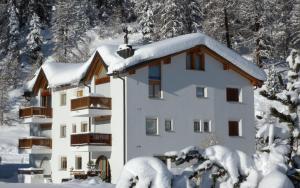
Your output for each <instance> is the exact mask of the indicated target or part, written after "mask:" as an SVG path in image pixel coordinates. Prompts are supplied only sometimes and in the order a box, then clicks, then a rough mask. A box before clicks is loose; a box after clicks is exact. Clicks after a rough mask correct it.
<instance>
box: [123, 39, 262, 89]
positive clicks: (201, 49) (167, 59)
mask: <svg viewBox="0 0 300 188" xmlns="http://www.w3.org/2000/svg"><path fill="white" fill-rule="evenodd" d="M182 53H197V54H199V55H203V54H207V55H210V56H211V57H213V58H214V59H216V60H217V62H219V63H221V64H222V65H223V70H224V71H226V70H232V71H235V72H236V73H238V74H239V75H240V76H242V77H244V78H246V79H247V80H249V81H250V83H251V84H252V85H253V86H259V87H260V86H261V85H262V84H263V81H262V80H258V79H257V78H255V77H253V76H251V75H250V74H248V73H247V72H246V71H244V70H242V69H241V68H239V67H237V66H236V65H234V64H233V63H231V62H229V61H228V60H227V59H225V58H223V57H222V56H220V55H219V54H217V53H216V52H214V51H213V50H211V49H210V48H208V47H206V46H204V45H199V46H196V47H193V48H190V49H186V50H184V51H180V52H177V53H174V54H170V55H167V56H164V57H160V58H157V59H152V60H148V61H144V62H141V63H138V64H136V65H133V66H131V67H127V68H126V69H125V70H124V72H128V73H129V74H134V73H135V70H137V69H140V68H142V67H145V66H150V65H152V64H155V63H157V62H163V64H169V63H171V57H173V56H176V55H179V54H182Z"/></svg>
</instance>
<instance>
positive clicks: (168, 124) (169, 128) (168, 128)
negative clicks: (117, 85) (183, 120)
mask: <svg viewBox="0 0 300 188" xmlns="http://www.w3.org/2000/svg"><path fill="white" fill-rule="evenodd" d="M165 131H166V132H172V131H174V128H173V123H172V120H169V119H166V120H165Z"/></svg>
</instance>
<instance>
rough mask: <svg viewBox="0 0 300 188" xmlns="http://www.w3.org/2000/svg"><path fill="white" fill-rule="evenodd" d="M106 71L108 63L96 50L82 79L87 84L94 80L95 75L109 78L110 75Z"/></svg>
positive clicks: (100, 77)
mask: <svg viewBox="0 0 300 188" xmlns="http://www.w3.org/2000/svg"><path fill="white" fill-rule="evenodd" d="M106 73H107V65H106V64H105V63H104V61H103V60H102V58H101V56H100V54H99V53H98V52H96V53H95V55H94V57H93V60H92V62H91V64H90V65H89V68H88V70H87V72H86V74H85V76H84V78H83V79H82V81H83V82H84V83H85V84H87V83H88V82H89V81H91V80H92V78H93V76H96V77H97V78H99V79H102V78H104V79H107V77H108V76H107V75H106Z"/></svg>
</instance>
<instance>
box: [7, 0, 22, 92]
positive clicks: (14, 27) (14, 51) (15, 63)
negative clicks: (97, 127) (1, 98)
mask: <svg viewBox="0 0 300 188" xmlns="http://www.w3.org/2000/svg"><path fill="white" fill-rule="evenodd" d="M7 11H8V14H9V19H8V20H9V23H8V28H9V44H8V52H7V67H8V72H7V74H10V76H9V77H8V78H9V80H8V81H9V82H10V83H11V84H12V85H13V86H14V87H15V86H17V79H18V75H19V73H20V71H19V70H20V68H21V65H20V64H19V57H20V52H19V50H20V49H19V38H20V31H19V27H20V26H19V18H18V15H17V11H18V10H17V8H16V6H15V4H14V2H13V1H12V0H11V1H9V7H8V10H7Z"/></svg>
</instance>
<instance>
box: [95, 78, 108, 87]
mask: <svg viewBox="0 0 300 188" xmlns="http://www.w3.org/2000/svg"><path fill="white" fill-rule="evenodd" d="M109 82H110V77H109V76H107V77H103V78H96V79H95V84H96V85H100V84H105V83H109Z"/></svg>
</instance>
